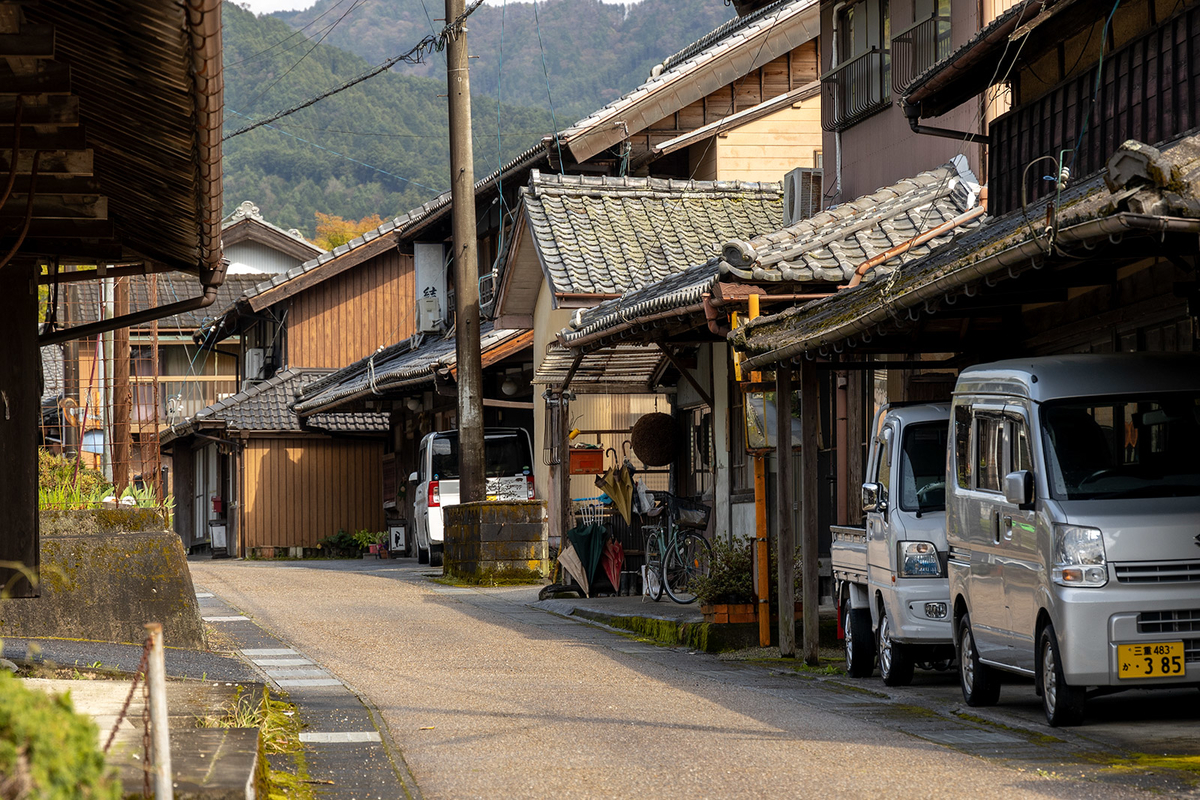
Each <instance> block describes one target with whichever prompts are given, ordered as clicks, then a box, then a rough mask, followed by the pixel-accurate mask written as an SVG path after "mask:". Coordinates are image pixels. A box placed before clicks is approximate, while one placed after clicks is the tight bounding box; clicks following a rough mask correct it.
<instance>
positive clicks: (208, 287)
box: [38, 264, 226, 347]
mask: <svg viewBox="0 0 1200 800" xmlns="http://www.w3.org/2000/svg"><path fill="white" fill-rule="evenodd" d="M225 266H226V265H225V264H222V266H221V269H220V271H219V272H216V273H214V274H213V275H212V276H210V277H209V281H210V282H209V283H205V284H204V286H203V289H204V291H203V293H202V294H201V295H200V296H199V297H191V298H189V299H187V300H180V301H179V302H178V303H170V304H168V305H165V306H155V307H154V308H146V309H143V310H141V311H135V312H133V313H132V314H122V315H121V316H119V317H113V318H112V319H102V320H99V321H98V322H89V323H87V324H85V325H76V326H74V327H71V328H64V329H62V330H57V331H51V332H50V333H46V334H43V335H41V336H39V337H38V346H39V347H45V346H46V345H49V344H62V343H63V342H69V341H71V340H72V339H82V338H85V337H87V336H95V335H96V334H98V333H108V332H109V331H115V330H117V329H118V328H132V327H133V326H135V325H143V324H145V323H147V322H153V321H154V320H157V319H162V318H163V317H171V316H174V315H176V314H184V313H187V312H189V311H195V310H197V309H201V308H208V307H209V306H211V305H212V304H213V303H215V302H216V300H217V291H218V290H219V289H220V288H221V283H222V282H223V281H224V279H225Z"/></svg>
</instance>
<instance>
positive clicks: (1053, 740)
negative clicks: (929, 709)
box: [951, 711, 1063, 744]
mask: <svg viewBox="0 0 1200 800" xmlns="http://www.w3.org/2000/svg"><path fill="white" fill-rule="evenodd" d="M951 713H952V714H954V716H956V717H958V718H959V719H961V720H963V721H964V722H974V723H975V724H976V725H986V726H988V727H989V728H999V729H1000V730H1002V731H1007V732H1009V733H1015V734H1017V735H1018V736H1023V737H1025V738H1026V739H1028V740H1029V741H1031V742H1033V743H1034V744H1062V743H1063V740H1062V739H1059V738H1058V737H1057V736H1051V735H1050V734H1048V733H1037V732H1036V731H1029V730H1025V729H1024V728H1014V727H1012V726H1011V725H1005V724H1004V723H1003V722H994V721H992V720H990V719H984V718H983V717H977V716H975V715H974V714H968V713H967V712H966V711H952V712H951Z"/></svg>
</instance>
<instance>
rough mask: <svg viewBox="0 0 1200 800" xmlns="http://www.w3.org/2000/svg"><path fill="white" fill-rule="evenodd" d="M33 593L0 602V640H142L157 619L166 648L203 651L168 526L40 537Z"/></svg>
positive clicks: (191, 594) (177, 544)
mask: <svg viewBox="0 0 1200 800" xmlns="http://www.w3.org/2000/svg"><path fill="white" fill-rule="evenodd" d="M40 591H41V597H37V598H32V599H12V600H0V638H3V637H5V636H12V637H16V638H33V639H37V638H54V639H90V640H92V641H99V642H118V643H123V644H142V643H143V642H144V641H145V639H146V631H145V628H144V627H143V626H144V625H145V624H146V623H147V622H161V623H162V625H163V636H164V639H165V641H166V644H167V646H169V647H183V648H187V649H191V650H203V649H204V626H203V623H202V622H201V620H200V609H199V606H198V605H197V603H196V590H195V588H194V587H193V586H192V574H191V572H190V571H189V570H188V565H187V556H186V554H185V553H184V552H183V544H182V542H181V541H180V540H179V536H178V535H176V534H175V533H172V532H170V531H157V532H149V533H142V532H140V533H115V534H82V535H67V536H53V535H51V536H44V537H43V538H42V569H41V585H40Z"/></svg>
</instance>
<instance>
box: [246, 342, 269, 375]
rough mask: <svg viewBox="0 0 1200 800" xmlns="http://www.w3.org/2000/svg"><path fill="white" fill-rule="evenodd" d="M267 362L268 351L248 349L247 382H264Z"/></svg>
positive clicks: (257, 348) (258, 348) (259, 348)
mask: <svg viewBox="0 0 1200 800" xmlns="http://www.w3.org/2000/svg"><path fill="white" fill-rule="evenodd" d="M265 362H266V350H264V349H263V348H261V347H248V348H246V380H248V381H259V380H262V376H263V364H264V363H265Z"/></svg>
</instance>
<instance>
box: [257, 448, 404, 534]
mask: <svg viewBox="0 0 1200 800" xmlns="http://www.w3.org/2000/svg"><path fill="white" fill-rule="evenodd" d="M382 462H383V443H382V442H380V441H374V440H363V441H360V440H356V439H320V438H317V437H314V436H305V437H304V438H303V439H301V438H261V439H258V438H256V439H250V440H248V441H247V442H246V447H245V449H244V450H243V455H242V467H243V469H244V470H245V474H244V476H243V484H242V485H243V486H244V487H245V493H246V496H245V500H244V508H245V525H244V527H243V529H242V531H243V533H242V535H243V540H244V542H245V547H246V548H247V551H249V549H250V548H255V547H315V546H316V545H317V542H318V541H319V540H321V539H323V538H325V537H326V536H329V535H331V534H334V533H337V531H338V530H339V529H341V530H345V531H348V532H351V533H352V532H354V531H357V530H363V529H366V530H372V531H379V530H383V525H384V520H383V489H382V485H383V476H382V472H381V470H382Z"/></svg>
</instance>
